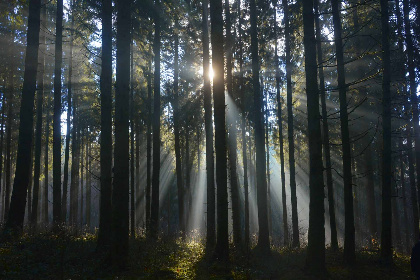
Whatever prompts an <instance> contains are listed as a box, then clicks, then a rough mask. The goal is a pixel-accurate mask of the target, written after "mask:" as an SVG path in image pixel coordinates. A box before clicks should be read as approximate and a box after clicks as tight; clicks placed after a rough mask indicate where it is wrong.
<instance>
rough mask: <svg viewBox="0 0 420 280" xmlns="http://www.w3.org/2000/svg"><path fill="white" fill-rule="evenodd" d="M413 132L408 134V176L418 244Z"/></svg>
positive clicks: (414, 233) (417, 208)
mask: <svg viewBox="0 0 420 280" xmlns="http://www.w3.org/2000/svg"><path fill="white" fill-rule="evenodd" d="M411 133H412V130H411V128H409V130H408V133H407V135H408V136H407V154H408V176H409V178H410V191H411V205H412V206H413V225H412V226H413V235H414V236H413V240H411V242H412V243H416V242H417V240H418V237H419V206H418V200H417V198H418V196H417V195H418V194H417V190H416V177H415V175H414V172H415V171H414V159H413V152H412V151H413V141H412V138H411Z"/></svg>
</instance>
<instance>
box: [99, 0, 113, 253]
mask: <svg viewBox="0 0 420 280" xmlns="http://www.w3.org/2000/svg"><path fill="white" fill-rule="evenodd" d="M100 83H101V135H100V137H101V144H100V163H101V164H100V165H101V178H100V179H101V182H100V183H101V193H100V196H101V198H100V209H99V212H100V216H99V232H98V247H97V248H98V250H102V251H103V250H106V249H107V247H108V246H109V245H110V237H111V235H110V234H109V233H110V231H111V215H112V212H111V209H112V203H111V195H112V0H102V70H101V82H100Z"/></svg>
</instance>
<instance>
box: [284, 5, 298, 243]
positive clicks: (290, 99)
mask: <svg viewBox="0 0 420 280" xmlns="http://www.w3.org/2000/svg"><path fill="white" fill-rule="evenodd" d="M288 1H289V0H283V10H284V36H285V43H284V44H285V54H286V87H287V137H288V140H289V171H290V180H289V181H290V199H291V202H292V231H293V233H292V237H293V240H292V245H293V247H299V245H300V241H299V220H298V212H297V197H296V169H295V140H294V139H295V138H294V136H293V135H294V126H293V96H292V60H291V59H292V58H291V55H290V44H291V39H290V34H291V28H290V22H289V21H290V15H289V4H288Z"/></svg>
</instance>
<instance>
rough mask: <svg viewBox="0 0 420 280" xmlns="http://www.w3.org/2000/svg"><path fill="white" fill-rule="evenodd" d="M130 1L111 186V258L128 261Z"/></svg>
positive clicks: (121, 48) (121, 40) (122, 16)
mask: <svg viewBox="0 0 420 280" xmlns="http://www.w3.org/2000/svg"><path fill="white" fill-rule="evenodd" d="M130 27H131V1H130V0H119V1H117V64H116V73H117V76H116V77H117V79H116V87H115V149H114V181H113V188H112V250H111V256H112V262H113V264H114V265H115V266H116V267H118V268H123V267H124V266H126V265H127V262H126V261H127V258H128V235H129V222H128V219H129V213H128V205H129V204H128V203H129V174H128V173H129V166H128V165H129V163H128V160H129V151H128V147H129V134H128V128H129V118H130V116H129V112H128V110H127V108H129V100H130V44H131V34H130V30H131V28H130Z"/></svg>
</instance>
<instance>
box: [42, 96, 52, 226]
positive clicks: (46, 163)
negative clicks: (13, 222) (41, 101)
mask: <svg viewBox="0 0 420 280" xmlns="http://www.w3.org/2000/svg"><path fill="white" fill-rule="evenodd" d="M45 107H46V112H45V120H46V124H45V151H44V152H45V153H44V178H45V179H44V198H43V204H44V206H43V212H42V215H43V222H44V223H45V225H48V224H49V218H48V188H49V183H48V181H49V174H48V173H49V169H48V168H49V167H48V166H49V158H48V148H49V144H50V98H49V94H48V93H47V96H46V106H45Z"/></svg>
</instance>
